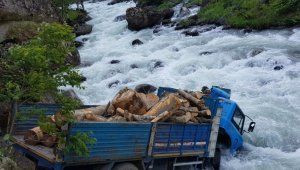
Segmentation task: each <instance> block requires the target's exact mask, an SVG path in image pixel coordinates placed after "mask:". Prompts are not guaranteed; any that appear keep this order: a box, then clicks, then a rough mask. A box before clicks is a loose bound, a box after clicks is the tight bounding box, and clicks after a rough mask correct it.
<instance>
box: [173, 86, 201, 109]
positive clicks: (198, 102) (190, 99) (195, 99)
mask: <svg viewBox="0 0 300 170" xmlns="http://www.w3.org/2000/svg"><path fill="white" fill-rule="evenodd" d="M177 92H178V93H179V94H180V95H181V96H183V97H184V98H186V99H187V100H188V101H190V102H191V103H193V104H195V105H196V106H197V107H198V108H199V109H201V107H203V106H202V105H203V103H204V102H203V101H202V100H199V99H197V98H195V97H194V96H192V95H190V94H189V93H187V92H185V91H183V90H181V89H178V90H177Z"/></svg>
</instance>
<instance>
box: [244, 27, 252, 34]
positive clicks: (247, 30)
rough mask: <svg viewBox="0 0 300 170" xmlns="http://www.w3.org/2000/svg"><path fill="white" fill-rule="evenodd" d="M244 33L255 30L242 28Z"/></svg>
mask: <svg viewBox="0 0 300 170" xmlns="http://www.w3.org/2000/svg"><path fill="white" fill-rule="evenodd" d="M242 31H243V33H244V34H247V33H251V32H252V31H253V30H252V29H250V28H245V29H243V30H242Z"/></svg>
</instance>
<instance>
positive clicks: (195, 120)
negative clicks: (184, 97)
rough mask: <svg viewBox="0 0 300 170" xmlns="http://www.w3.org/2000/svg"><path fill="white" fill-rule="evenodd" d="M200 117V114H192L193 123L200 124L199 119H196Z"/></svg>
mask: <svg viewBox="0 0 300 170" xmlns="http://www.w3.org/2000/svg"><path fill="white" fill-rule="evenodd" d="M197 116H198V113H196V112H191V120H190V121H191V122H193V123H198V119H196V117H197Z"/></svg>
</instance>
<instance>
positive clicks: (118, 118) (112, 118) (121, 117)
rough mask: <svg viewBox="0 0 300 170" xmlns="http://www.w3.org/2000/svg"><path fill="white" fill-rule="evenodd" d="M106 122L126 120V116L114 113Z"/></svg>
mask: <svg viewBox="0 0 300 170" xmlns="http://www.w3.org/2000/svg"><path fill="white" fill-rule="evenodd" d="M107 121H108V122H126V118H125V117H123V116H120V115H114V116H112V117H110V118H109V119H107Z"/></svg>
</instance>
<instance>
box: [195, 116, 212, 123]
mask: <svg viewBox="0 0 300 170" xmlns="http://www.w3.org/2000/svg"><path fill="white" fill-rule="evenodd" d="M196 119H198V122H199V123H212V120H211V119H206V118H204V117H197V118H196Z"/></svg>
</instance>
